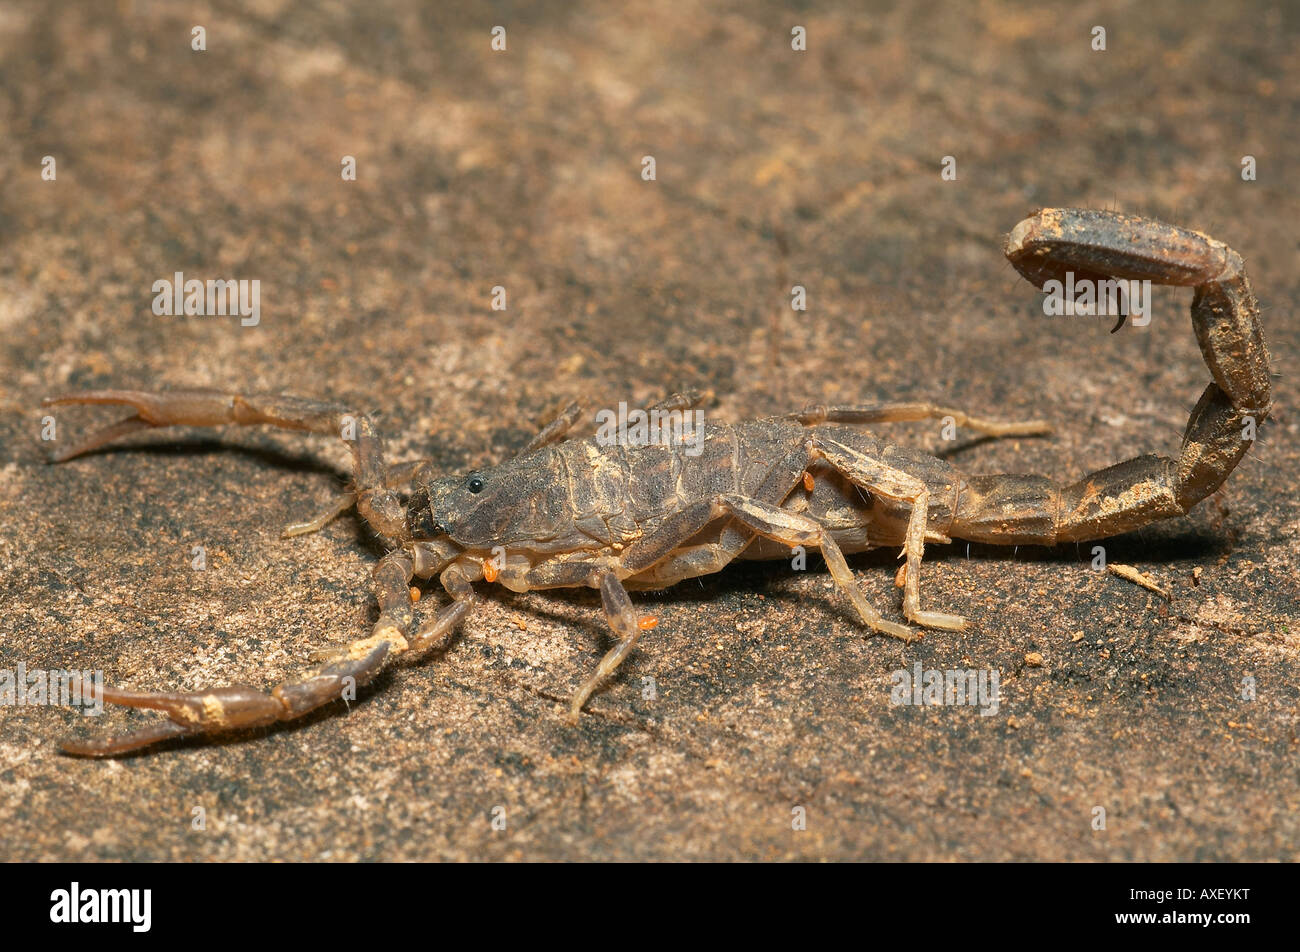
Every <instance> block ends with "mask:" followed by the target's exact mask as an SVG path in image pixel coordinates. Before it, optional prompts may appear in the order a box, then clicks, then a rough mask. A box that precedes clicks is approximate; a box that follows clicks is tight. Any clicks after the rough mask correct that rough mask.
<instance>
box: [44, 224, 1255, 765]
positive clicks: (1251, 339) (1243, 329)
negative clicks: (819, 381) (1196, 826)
mask: <svg viewBox="0 0 1300 952" xmlns="http://www.w3.org/2000/svg"><path fill="white" fill-rule="evenodd" d="M1005 251H1006V255H1007V257H1008V258H1009V259H1010V261H1011V263H1012V264H1013V265H1014V266H1015V268H1016V269H1017V270H1018V271H1019V272H1020V273H1021V274H1022V275H1023V276H1024V277H1025V278H1027V279H1028V280H1029V281H1031V282H1032V283H1034V284H1035V285H1036V286H1038V287H1039V288H1042V287H1043V286H1044V285H1045V284H1047V283H1048V282H1051V281H1060V280H1062V279H1063V278H1065V277H1067V276H1068V275H1070V274H1071V273H1072V275H1073V278H1074V280H1075V282H1076V283H1077V282H1079V281H1082V280H1092V281H1105V280H1108V279H1117V280H1149V281H1151V282H1154V283H1158V284H1168V285H1180V286H1192V287H1194V288H1195V297H1194V299H1193V301H1192V308H1191V310H1192V326H1193V328H1194V330H1195V332H1196V338H1197V341H1198V342H1199V344H1200V348H1201V352H1202V354H1203V355H1204V357H1205V361H1206V364H1207V365H1208V366H1209V369H1210V375H1211V377H1212V378H1213V382H1211V383H1210V384H1209V386H1207V387H1206V388H1205V392H1204V393H1203V394H1202V395H1201V398H1200V400H1199V401H1198V402H1197V404H1196V406H1195V408H1194V409H1193V410H1192V413H1191V417H1190V420H1189V421H1188V424H1187V428H1186V431H1185V433H1184V436H1183V443H1182V448H1181V449H1180V451H1179V453H1178V456H1177V457H1176V458H1174V459H1170V458H1168V457H1164V456H1154V455H1147V456H1139V457H1136V458H1134V459H1130V460H1126V461H1125V462H1122V463H1118V464H1116V465H1114V466H1110V467H1108V468H1106V469H1102V470H1098V471H1097V472H1094V473H1091V474H1090V475H1088V476H1086V477H1084V478H1083V479H1081V480H1079V481H1078V482H1076V483H1074V484H1073V485H1070V486H1065V487H1058V486H1055V485H1054V484H1053V483H1052V482H1051V481H1049V480H1048V479H1046V478H1045V477H1042V476H1030V475H1013V474H1000V475H987V476H969V475H965V474H963V473H961V472H959V471H958V470H956V469H955V468H954V467H953V466H951V465H949V464H948V463H947V462H945V461H943V460H940V459H937V458H935V457H933V456H930V455H928V454H926V453H923V452H919V451H915V450H910V449H906V448H904V447H901V446H896V445H893V444H891V443H887V442H884V441H883V440H880V439H878V438H876V437H874V436H872V435H871V434H870V433H868V432H867V431H866V430H864V429H862V428H861V425H862V424H869V423H876V422H886V421H896V420H919V419H926V418H932V417H936V418H937V417H952V418H953V420H954V421H955V422H956V423H957V425H959V426H965V427H968V428H970V429H973V430H975V431H976V432H979V433H983V434H986V435H989V436H1008V435H1022V434H1036V433H1042V432H1045V431H1046V430H1047V427H1046V426H1045V424H1042V423H1039V422H1030V423H1020V424H1010V423H997V422H993V421H989V420H981V419H976V418H973V417H969V416H967V415H965V414H963V413H961V412H959V411H957V410H953V409H950V408H945V407H938V406H932V405H929V404H916V403H911V404H887V405H878V406H832V407H826V406H813V407H808V408H806V409H805V410H803V411H802V412H799V413H794V414H791V415H789V416H785V417H776V418H772V419H766V420H757V421H752V422H747V423H738V424H723V423H711V424H710V426H709V427H708V429H707V432H706V433H705V434H704V438H703V440H702V442H701V443H700V444H699V445H697V446H694V447H692V451H691V452H685V451H684V447H683V446H682V445H681V443H680V442H678V443H673V442H672V441H671V440H670V441H667V442H666V443H654V444H649V445H635V446H633V445H627V444H626V443H622V444H620V443H617V442H616V443H613V444H610V443H609V441H605V440H597V439H594V438H586V439H566V437H568V436H569V434H570V433H571V431H572V430H573V428H574V426H575V425H576V424H577V422H578V420H579V419H580V418H581V412H580V409H579V407H578V405H577V404H573V405H571V406H570V407H568V408H567V409H566V410H565V411H564V413H563V414H561V416H560V417H559V419H557V420H556V421H554V422H553V423H551V424H550V425H549V426H547V427H546V428H545V429H543V430H542V432H540V433H539V434H538V435H537V436H536V437H535V438H534V439H533V440H532V441H531V442H530V443H529V444H528V445H527V446H526V447H525V448H524V449H523V451H522V452H521V453H520V454H519V455H518V456H516V457H515V458H514V459H512V460H510V461H509V462H506V463H503V464H501V465H499V466H494V467H491V468H488V469H483V470H479V471H478V472H474V473H470V474H469V475H467V476H439V475H437V474H436V473H435V472H434V470H433V467H432V465H431V464H430V463H429V462H428V461H417V462H415V463H407V464H401V465H394V466H390V465H388V464H387V463H386V462H385V459H384V452H383V444H382V441H381V439H380V436H379V434H378V432H377V430H376V428H375V425H374V423H373V421H372V420H371V419H370V418H369V417H367V416H366V415H365V414H361V413H354V412H349V411H348V410H347V409H346V408H344V407H340V406H337V405H333V404H328V403H321V402H318V401H314V400H307V399H302V398H299V397H291V396H284V395H276V394H264V395H244V396H240V395H234V394H226V393H220V392H217V391H209V390H183V391H169V392H163V393H147V392H139V391H124V390H93V391H85V392H81V393H72V394H67V395H64V396H59V397H54V398H52V399H49V400H46V401H45V405H47V406H55V405H67V404H98V403H109V404H124V405H126V406H129V407H131V408H133V409H134V411H135V413H134V415H133V416H130V417H128V418H126V419H124V420H122V421H120V422H118V423H116V424H114V425H112V426H109V427H107V428H106V429H104V430H102V431H100V432H98V433H96V434H94V435H92V436H90V437H89V438H87V439H85V440H83V441H82V442H80V443H78V444H77V445H75V446H73V447H71V448H69V449H67V450H65V451H63V452H61V453H59V454H58V455H57V456H56V457H55V460H56V461H61V460H67V459H71V458H72V457H74V456H78V455H80V454H82V453H85V452H87V451H89V450H92V449H95V448H97V447H99V446H102V445H104V444H106V443H108V442H110V441H112V440H115V439H117V438H118V437H121V436H124V435H127V434H129V433H134V432H137V431H139V430H144V429H148V428H152V427H162V426H175V425H191V426H215V425H219V424H228V423H234V424H240V425H245V426H247V425H253V424H269V425H272V426H278V427H283V428H287V429H293V430H306V431H309V432H312V433H322V434H335V435H340V434H346V442H347V445H348V446H349V448H350V449H351V452H352V456H353V463H354V469H355V481H354V488H353V490H352V491H351V492H349V493H347V494H345V495H344V496H343V497H342V498H341V499H340V500H339V501H338V503H337V505H334V506H332V507H331V508H330V510H329V511H328V512H325V513H323V514H322V515H321V516H319V517H318V518H317V519H314V520H312V521H311V522H306V523H301V524H298V525H296V526H291V527H289V529H287V530H286V534H287V535H294V534H299V533H302V532H309V531H314V530H316V529H319V528H320V527H321V526H323V525H324V524H325V523H326V522H328V521H329V520H330V519H331V518H333V517H334V516H337V515H338V514H339V513H341V512H343V511H344V510H346V509H347V508H349V507H350V506H351V505H353V504H355V505H356V507H357V509H358V511H359V512H360V514H361V516H362V518H364V519H365V520H366V522H367V523H368V524H369V525H370V527H371V528H372V529H373V530H374V531H375V532H376V533H377V534H378V535H379V536H380V537H381V538H382V539H383V540H385V542H386V543H387V544H388V545H389V546H390V549H389V551H388V553H387V554H386V555H385V556H384V557H383V558H381V559H380V560H379V562H378V564H377V565H376V566H375V569H374V588H375V594H376V598H377V600H378V603H379V619H378V621H377V622H376V623H375V625H374V627H373V629H372V630H371V633H370V635H369V636H368V637H366V638H363V639H359V640H356V641H353V642H352V643H351V644H349V645H347V646H346V647H344V648H342V649H340V650H339V651H337V652H336V653H334V654H333V655H332V656H330V657H328V658H327V659H326V660H325V661H324V662H323V663H322V664H321V665H319V666H318V667H317V668H316V669H315V670H314V671H313V672H312V673H310V674H308V675H306V676H305V677H303V678H301V679H299V680H295V681H290V682H286V683H284V684H281V685H279V686H278V687H276V688H275V689H274V690H273V691H271V692H270V693H269V694H268V693H265V692H263V691H261V690H258V689H257V688H253V687H248V686H244V685H237V686H231V687H220V688H211V689H207V690H200V691H195V692H186V693H136V692H132V691H124V690H120V689H117V688H105V690H104V699H105V700H107V701H110V702H112V703H115V704H124V705H129V706H132V707H143V708H154V709H157V710H159V711H162V712H163V713H165V714H166V715H167V717H168V718H169V719H168V720H165V721H157V722H154V723H151V724H150V725H148V726H146V727H143V728H141V729H138V730H135V731H132V732H130V733H126V734H123V735H120V736H112V737H105V738H97V739H90V740H75V741H68V742H66V743H65V744H64V745H63V749H64V750H65V751H67V752H69V753H73V754H80V755H87V756H110V755H116V754H121V753H125V752H127V751H130V750H134V749H137V748H140V747H144V746H146V745H149V744H153V743H155V742H158V741H161V740H164V739H167V738H174V737H183V736H192V735H204V734H213V733H218V732H222V731H229V730H235V729H240V728H249V727H255V726H259V725H267V724H271V723H274V722H276V721H287V720H293V719H294V718H298V717H301V716H302V715H304V714H305V713H307V712H308V711H311V710H313V709H315V708H317V707H320V706H321V705H323V704H327V703H329V702H331V701H334V700H337V699H338V698H340V697H341V696H343V695H344V693H345V691H346V690H347V689H349V688H355V687H356V686H357V685H362V684H365V683H366V682H368V681H370V680H371V679H372V678H374V677H375V675H376V674H378V672H379V671H380V670H381V669H382V668H383V667H384V665H385V664H386V663H387V662H388V661H390V660H391V659H392V658H394V657H396V656H398V655H401V654H404V653H407V652H416V653H418V652H422V651H426V650H428V649H429V648H431V647H433V646H435V645H439V644H442V643H444V642H445V641H446V640H447V639H448V638H449V636H450V635H451V634H452V632H453V630H454V629H455V627H456V626H457V625H458V624H459V623H460V622H461V621H462V620H463V619H464V618H465V616H466V615H468V614H469V613H470V612H471V611H472V610H473V608H474V606H475V605H476V604H477V602H478V599H479V595H478V594H477V593H476V591H475V589H474V583H475V582H477V581H480V580H483V581H486V582H488V583H499V584H501V585H504V586H505V587H506V588H508V589H511V590H512V591H515V592H527V591H533V590H537V589H549V588H561V587H572V586H591V587H593V588H597V589H599V591H600V597H601V601H602V604H603V607H604V612H605V617H606V619H607V620H608V622H609V626H610V628H611V629H612V630H613V633H614V635H615V636H616V639H617V641H616V644H615V645H614V647H613V648H612V649H611V650H610V651H609V652H608V653H607V654H606V655H605V656H604V658H603V659H602V660H601V662H600V664H599V666H598V667H597V669H596V671H595V673H594V674H592V676H591V677H590V678H588V679H587V680H586V681H585V682H584V683H583V684H582V686H581V687H580V688H579V689H578V690H577V691H576V692H575V693H574V695H573V698H572V702H571V704H570V707H569V716H570V718H571V719H573V720H576V719H577V717H578V714H579V712H580V711H581V709H582V707H583V705H584V704H585V703H586V701H587V700H588V698H589V697H590V696H591V694H592V693H593V692H594V691H595V690H596V689H597V687H598V686H599V685H600V684H601V683H602V682H603V681H604V680H605V679H606V678H608V677H609V676H610V675H611V674H613V672H614V671H615V670H616V669H617V668H618V666H619V664H620V663H621V662H622V661H623V659H624V658H626V657H627V656H628V653H629V652H630V651H631V650H632V648H633V646H634V645H636V643H637V640H638V638H639V637H640V636H641V634H642V632H643V631H644V630H645V629H647V628H649V627H652V624H653V617H652V616H646V617H640V616H638V614H637V612H636V610H635V608H634V607H633V603H632V600H631V599H630V598H629V597H628V589H629V588H632V589H638V588H641V589H645V588H663V587H666V586H669V585H672V584H673V583H675V582H678V581H681V580H682V579H688V578H694V577H696V576H700V575H705V574H707V573H710V572H717V571H719V570H720V569H722V568H723V567H724V566H725V565H727V563H729V562H730V561H731V560H733V559H736V558H776V557H781V558H788V557H789V554H790V550H791V549H792V548H793V547H796V546H808V547H817V548H819V549H820V550H821V553H822V555H823V556H824V558H825V560H826V564H827V567H828V568H829V570H830V574H831V576H832V578H833V579H834V580H835V583H836V585H837V586H838V587H839V588H840V589H841V590H842V591H843V592H844V594H845V595H846V596H847V597H848V599H849V600H850V601H851V602H852V604H853V607H854V609H855V610H856V612H857V614H858V616H859V618H860V619H861V620H862V623H863V624H864V625H865V626H866V627H868V628H870V629H871V630H873V631H877V632H881V633H884V634H887V635H893V636H895V637H898V638H903V639H912V638H914V637H919V636H918V635H915V634H914V633H913V631H912V630H911V629H910V628H909V627H907V626H905V625H902V624H898V623H896V622H893V621H888V620H886V619H885V618H883V617H882V616H881V615H880V613H879V612H878V611H877V610H876V609H875V608H874V607H873V606H872V605H871V604H870V603H869V602H868V600H867V598H866V596H865V595H864V594H863V592H862V591H861V589H860V588H859V587H858V585H857V583H856V581H855V580H854V578H853V575H852V573H851V572H850V571H849V567H848V565H847V563H846V562H845V559H844V554H845V553H851V552H859V551H863V550H865V549H869V548H875V547H879V546H901V547H902V552H903V555H904V556H905V557H906V561H905V563H904V565H903V566H902V568H901V569H900V576H901V584H902V587H903V615H904V616H905V617H906V619H907V620H908V621H910V622H911V623H912V624H914V625H917V626H921V627H927V628H937V629H948V630H958V629H961V628H963V627H964V626H965V624H966V622H965V619H963V618H962V617H960V616H958V615H949V614H943V613H940V612H935V611H929V610H926V609H923V608H922V607H921V589H920V582H921V557H922V553H923V551H924V547H925V543H926V542H950V541H952V540H953V539H957V538H960V539H965V540H970V541H977V542H989V543H998V544H1004V545H1011V544H1034V545H1054V544H1056V543H1059V542H1069V541H1078V540H1084V539H1098V538H1104V537H1106V536H1111V535H1115V534H1117V533H1121V532H1127V531H1129V530H1132V529H1136V528H1138V527H1140V526H1143V525H1146V524H1147V523H1150V522H1152V521H1155V520H1157V519H1164V518H1168V517H1171V516H1179V515H1182V514H1184V513H1186V512H1187V511H1188V510H1189V509H1190V508H1191V507H1192V506H1194V505H1196V503H1197V502H1199V501H1200V500H1202V499H1204V498H1205V497H1206V496H1208V495H1210V494H1211V493H1213V492H1214V491H1215V490H1216V489H1218V487H1219V486H1220V485H1221V484H1222V483H1223V481H1224V480H1225V479H1226V478H1227V476H1228V474H1229V473H1230V472H1231V471H1232V470H1233V468H1234V467H1235V466H1236V465H1237V463H1238V462H1239V461H1240V460H1241V458H1242V457H1243V456H1244V455H1245V453H1246V451H1247V450H1248V449H1249V446H1250V444H1251V440H1252V439H1253V438H1254V432H1255V427H1256V426H1257V425H1258V424H1260V423H1262V422H1263V421H1264V419H1265V418H1266V417H1267V416H1268V413H1269V410H1270V407H1271V399H1270V370H1269V359H1268V352H1267V350H1266V348H1265V345H1264V340H1263V335H1262V333H1261V330H1260V327H1259V322H1258V307H1257V304H1256V302H1255V297H1254V295H1253V293H1252V292H1251V289H1250V284H1249V282H1248V281H1247V279H1246V273H1245V269H1244V266H1243V263H1242V259H1241V256H1240V255H1238V254H1237V253H1236V252H1235V251H1233V250H1232V249H1231V248H1229V247H1228V246H1226V245H1224V244H1223V243H1222V242H1219V241H1216V240H1214V239H1213V238H1210V237H1208V236H1207V235H1204V234H1201V233H1199V232H1195V231H1189V230H1186V229H1182V228H1177V227H1174V226H1172V225H1167V224H1163V223H1161V222H1158V221H1153V220H1151V219H1145V218H1138V217H1134V216H1129V215H1122V214H1118V213H1115V212H1105V211H1090V210H1082V209H1044V210H1041V211H1039V212H1037V213H1036V214H1034V215H1033V216H1031V217H1029V218H1027V219H1025V220H1024V221H1022V222H1021V223H1020V224H1019V225H1017V226H1016V227H1015V229H1014V230H1013V231H1012V232H1011V234H1010V236H1009V237H1008V239H1007V243H1006V249H1005ZM700 400H701V396H700V395H699V394H698V393H694V392H692V393H685V394H678V395H675V396H672V397H669V398H668V399H667V400H665V401H663V402H661V403H659V404H656V405H655V406H654V407H653V408H651V409H656V410H660V411H668V412H670V411H673V410H686V409H690V408H692V407H694V406H695V405H697V404H698V403H699V402H700ZM404 488H409V492H405V493H403V492H402V490H403V489H404ZM403 497H405V498H406V502H405V504H404V503H403V501H402V500H403ZM434 575H437V576H438V578H439V580H440V581H441V583H442V586H443V588H444V589H445V590H446V592H447V594H448V595H449V596H450V597H451V601H450V603H449V604H446V605H444V606H443V607H441V608H440V609H439V610H438V611H437V612H436V613H435V614H434V615H433V616H432V617H430V618H428V619H427V620H425V621H423V622H422V623H421V624H419V625H418V626H417V625H416V618H415V611H414V608H413V598H414V596H413V591H412V589H411V587H410V586H411V582H412V580H413V579H415V578H430V577H432V576H434Z"/></svg>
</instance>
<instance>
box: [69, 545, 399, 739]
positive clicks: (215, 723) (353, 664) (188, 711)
mask: <svg viewBox="0 0 1300 952" xmlns="http://www.w3.org/2000/svg"><path fill="white" fill-rule="evenodd" d="M411 574H412V563H411V560H410V558H409V557H408V556H407V555H405V554H404V553H402V552H400V551H396V552H391V553H389V554H388V555H387V556H385V557H384V558H383V559H381V560H380V561H379V563H378V564H377V565H376V566H375V570H374V583H375V595H376V597H377V598H378V601H379V607H380V613H379V620H378V621H377V622H376V623H375V626H374V628H373V629H372V630H371V634H370V636H369V637H368V638H364V639H361V640H358V641H354V642H353V643H352V644H350V645H348V646H347V647H346V648H344V649H343V650H341V651H340V652H338V653H337V654H336V655H335V657H334V659H333V660H331V661H328V662H326V663H325V664H323V665H321V666H319V667H318V668H316V669H315V670H314V671H313V672H312V673H311V674H309V675H307V676H306V677H304V678H302V679H300V680H297V681H286V682H285V683H284V684H281V685H279V686H278V687H276V688H275V689H274V690H273V691H272V692H271V693H270V694H266V693H264V692H262V691H259V690H258V689H257V688H254V687H250V686H248V685H243V684H239V685H231V686H229V687H221V688H207V689H203V690H199V691H192V692H164V693H156V694H150V693H137V692H134V691H123V690H120V689H117V688H107V687H106V688H105V689H104V700H105V701H108V702H109V703H112V704H122V705H125V706H127V707H145V708H152V709H154V710H158V711H162V712H163V713H164V714H166V715H167V716H168V718H170V720H169V721H163V722H160V723H157V724H151V725H149V726H148V727H144V728H141V729H139V730H136V731H132V732H130V733H128V734H121V735H117V736H110V737H100V738H90V739H85V740H69V741H65V742H64V743H63V745H62V747H63V750H64V751H65V752H67V753H69V754H76V755H79V756H83V757H112V756H115V755H117V754H124V753H127V752H128V751H132V750H137V749H139V748H141V747H145V746H148V745H149V744H153V743H156V742H158V741H161V740H166V739H168V738H171V737H190V736H197V735H204V734H219V733H224V732H226V731H232V730H240V729H243V728H250V727H261V726H265V725H267V724H273V723H275V722H276V721H290V720H293V719H295V718H298V717H302V716H303V715H304V714H306V713H308V712H309V711H312V710H315V709H316V708H318V707H320V706H321V705H323V704H328V703H329V702H330V701H334V700H337V699H339V698H340V697H343V696H344V695H345V694H350V693H351V692H352V691H353V690H355V689H356V688H358V687H360V686H362V685H364V684H366V683H367V682H368V681H370V680H371V679H372V678H374V676H375V675H376V674H378V673H379V671H380V670H381V669H382V668H383V666H384V664H385V662H386V661H387V660H388V659H389V658H392V657H395V656H396V655H399V654H401V653H403V652H404V651H406V650H407V649H408V647H409V645H408V642H407V634H408V633H409V631H410V628H411V624H412V621H413V619H414V614H413V612H412V610H411V596H410V590H409V588H408V586H409V584H410V580H411Z"/></svg>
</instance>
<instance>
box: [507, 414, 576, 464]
mask: <svg viewBox="0 0 1300 952" xmlns="http://www.w3.org/2000/svg"><path fill="white" fill-rule="evenodd" d="M581 417H582V404H581V403H579V402H578V401H577V400H575V401H573V402H572V403H570V404H569V405H568V406H567V407H565V408H564V409H563V410H561V411H560V415H559V416H558V417H556V418H555V419H554V420H552V421H551V422H550V423H548V424H546V426H544V427H542V431H541V432H540V433H538V434H537V435H536V436H534V437H533V438H532V439H531V440H529V441H528V445H527V446H525V447H524V448H523V449H522V450H520V451H519V452H518V453H516V454H515V456H516V457H519V456H527V455H528V454H529V453H534V452H536V451H537V450H540V449H541V448H542V447H543V446H550V445H551V444H552V443H558V442H560V441H561V440H562V439H564V438H565V437H566V436H567V435H568V433H569V431H570V430H572V429H573V428H574V426H575V425H577V422H578V420H579V419H580V418H581Z"/></svg>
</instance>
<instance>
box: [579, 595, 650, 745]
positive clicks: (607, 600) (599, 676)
mask: <svg viewBox="0 0 1300 952" xmlns="http://www.w3.org/2000/svg"><path fill="white" fill-rule="evenodd" d="M595 579H596V584H597V586H598V587H599V588H600V602H601V605H602V606H603V607H604V609H605V619H606V620H607V621H608V622H609V627H610V628H611V629H613V631H614V634H616V635H617V636H618V643H617V644H616V645H614V647H613V648H610V649H609V651H608V652H606V653H605V657H603V658H601V659H600V664H599V665H598V666H597V667H596V671H595V673H594V674H593V675H592V676H591V677H589V678H588V679H587V680H586V681H585V682H583V685H582V687H580V688H578V690H577V691H576V692H575V693H574V695H573V699H572V700H571V701H570V702H569V717H568V720H569V723H571V724H576V723H577V721H578V715H579V714H580V713H581V712H582V705H584V704H586V703H587V699H588V698H589V697H591V695H592V693H593V692H594V691H595V690H596V688H598V687H600V685H601V683H602V682H604V680H605V679H606V678H608V677H609V676H610V675H611V674H613V673H614V671H615V670H616V669H617V668H618V666H619V665H620V664H622V663H623V659H624V658H626V657H627V656H628V654H629V653H630V652H631V651H632V648H633V647H634V646H635V645H636V643H637V639H638V638H640V637H641V626H640V624H639V623H638V619H637V614H636V610H635V609H634V608H633V607H632V599H630V598H629V597H628V594H627V589H625V588H624V587H623V583H622V582H620V581H619V580H618V575H617V574H615V573H614V571H612V570H611V569H604V570H601V571H600V572H598V573H597V575H596V577H595Z"/></svg>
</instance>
